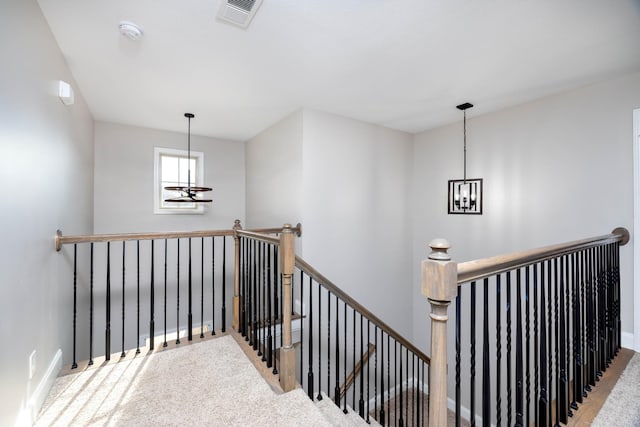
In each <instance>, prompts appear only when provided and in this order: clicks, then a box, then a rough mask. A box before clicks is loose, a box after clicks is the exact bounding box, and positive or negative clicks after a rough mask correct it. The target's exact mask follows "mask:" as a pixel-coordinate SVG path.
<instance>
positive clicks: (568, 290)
mask: <svg viewBox="0 0 640 427" xmlns="http://www.w3.org/2000/svg"><path fill="white" fill-rule="evenodd" d="M565 259H566V269H565V286H566V287H565V319H566V337H567V357H566V359H565V369H566V372H567V377H566V378H567V415H568V416H569V417H573V410H574V408H573V405H574V403H575V396H574V395H573V388H572V381H571V378H574V380H573V381H574V382H575V371H573V376H572V375H571V374H572V369H573V367H574V366H573V360H574V358H575V342H574V336H573V331H574V329H575V323H574V318H573V303H574V299H573V297H574V293H575V283H576V274H575V252H574V253H572V254H570V255H566V256H565Z"/></svg>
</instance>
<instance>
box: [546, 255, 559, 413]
mask: <svg viewBox="0 0 640 427" xmlns="http://www.w3.org/2000/svg"><path fill="white" fill-rule="evenodd" d="M547 267H548V268H547V295H548V296H549V305H548V307H547V308H548V310H547V315H548V319H549V327H548V338H549V343H548V346H549V357H550V359H551V360H550V361H549V366H548V369H549V372H548V375H549V400H550V402H549V423H552V422H553V408H552V407H553V390H554V386H553V367H554V366H555V360H556V358H557V351H558V347H557V346H554V344H555V341H554V339H553V337H554V333H555V331H556V327H557V326H556V325H557V321H556V319H557V317H555V316H554V315H553V310H552V308H553V303H552V299H553V300H556V298H555V297H553V295H552V292H553V290H554V289H555V287H556V286H555V285H556V282H554V280H553V263H552V262H551V261H549V262H548V264H547ZM556 297H557V295H556ZM554 351H555V356H556V358H554Z"/></svg>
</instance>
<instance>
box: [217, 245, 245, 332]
mask: <svg viewBox="0 0 640 427" xmlns="http://www.w3.org/2000/svg"><path fill="white" fill-rule="evenodd" d="M243 242H244V239H243ZM244 273H245V274H244V275H243V277H245V276H246V274H247V271H246V266H245V270H244ZM245 295H246V294H245ZM243 307H244V305H243ZM245 327H246V321H245ZM215 334H216V237H215V236H211V335H215ZM246 334H247V331H246V329H245V330H244V332H243V335H244V336H245V338H246V336H247V335H246Z"/></svg>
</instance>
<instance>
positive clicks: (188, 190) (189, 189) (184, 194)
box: [164, 113, 213, 203]
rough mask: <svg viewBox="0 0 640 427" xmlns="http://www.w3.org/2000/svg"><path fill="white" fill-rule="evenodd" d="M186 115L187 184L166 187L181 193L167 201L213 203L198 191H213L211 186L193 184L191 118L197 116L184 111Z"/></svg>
mask: <svg viewBox="0 0 640 427" xmlns="http://www.w3.org/2000/svg"><path fill="white" fill-rule="evenodd" d="M184 116H185V117H186V118H187V119H188V120H189V124H188V132H187V186H186V187H185V186H183V185H179V186H170V187H164V189H165V190H169V191H179V192H180V193H181V195H180V196H179V197H172V198H169V199H165V200H164V201H165V202H171V203H211V202H212V201H213V200H212V199H203V198H200V197H198V193H203V192H205V191H212V190H213V189H212V188H211V187H198V186H195V185H191V119H193V118H194V117H195V116H194V115H193V114H191V113H184Z"/></svg>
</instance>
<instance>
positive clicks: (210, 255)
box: [55, 221, 239, 368]
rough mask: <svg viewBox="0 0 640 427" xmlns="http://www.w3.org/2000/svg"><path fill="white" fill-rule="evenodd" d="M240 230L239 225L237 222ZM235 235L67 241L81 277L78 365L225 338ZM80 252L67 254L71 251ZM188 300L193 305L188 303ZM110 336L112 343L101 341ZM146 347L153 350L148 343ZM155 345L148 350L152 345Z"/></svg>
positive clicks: (76, 313) (75, 335)
mask: <svg viewBox="0 0 640 427" xmlns="http://www.w3.org/2000/svg"><path fill="white" fill-rule="evenodd" d="M236 225H237V226H239V222H238V221H236ZM233 236H234V230H232V229H230V230H206V231H188V232H163V233H125V234H100V235H80V236H63V235H62V232H60V231H57V233H56V238H55V245H56V250H57V251H59V252H61V253H62V254H63V255H64V258H65V259H66V260H67V262H68V263H69V264H70V267H71V268H72V270H73V288H72V289H73V307H72V315H71V316H70V317H71V318H72V319H71V323H72V345H73V352H72V353H73V355H72V357H73V362H72V368H76V367H78V359H79V358H80V359H81V360H86V361H87V364H88V365H92V364H93V363H94V357H96V356H97V355H98V354H104V360H110V359H111V357H112V353H113V352H114V351H113V350H114V349H113V348H112V347H115V346H116V345H117V344H116V345H112V344H113V343H118V344H120V345H119V347H120V348H119V353H120V357H125V356H126V354H127V352H128V350H129V349H135V352H136V353H140V352H141V348H143V347H144V346H145V345H148V348H149V350H153V349H154V348H156V344H157V343H158V342H157V339H158V338H159V339H160V340H161V344H162V347H167V346H169V345H170V344H171V345H173V344H174V343H175V345H179V344H180V343H181V338H183V339H184V338H185V337H186V338H187V340H188V341H192V340H193V337H194V333H195V334H198V333H199V336H200V338H201V339H202V338H204V337H205V332H206V333H207V335H215V334H216V331H217V332H218V333H220V332H222V333H225V332H226V329H227V323H228V319H227V305H228V302H229V301H228V300H229V297H230V290H227V287H228V285H227V284H228V283H229V284H230V283H232V281H233V277H232V276H231V272H230V271H229V268H228V267H229V263H228V262H227V259H228V257H230V256H232V254H230V253H228V251H227V246H229V248H230V247H231V245H227V243H228V241H229V240H230V239H231V238H233ZM65 245H69V246H72V248H73V249H72V251H63V250H62V249H63V246H65ZM185 300H186V303H185ZM102 331H104V341H102V340H99V339H98V338H97V336H98V335H99V334H100V335H101V334H102ZM145 340H146V343H145ZM147 343H148V344H147Z"/></svg>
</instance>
